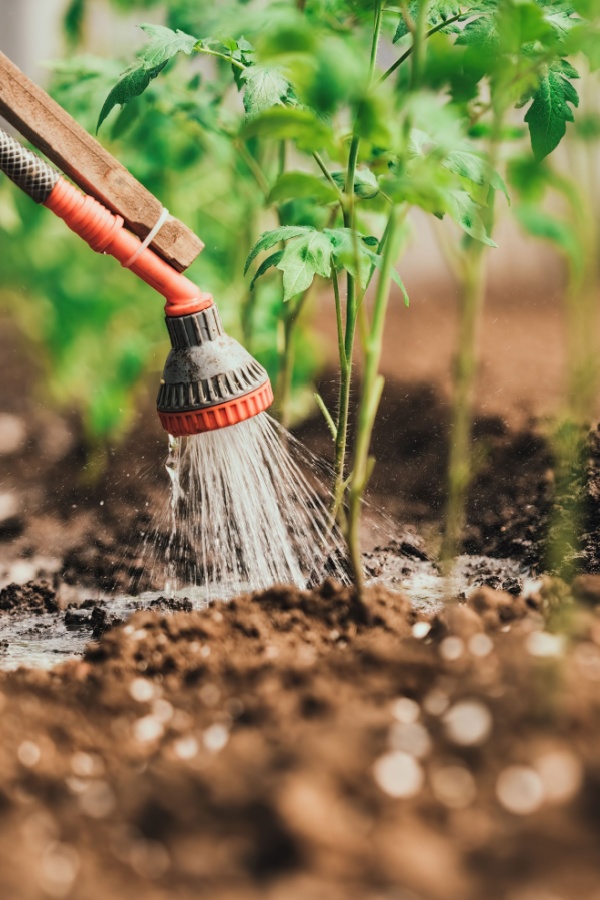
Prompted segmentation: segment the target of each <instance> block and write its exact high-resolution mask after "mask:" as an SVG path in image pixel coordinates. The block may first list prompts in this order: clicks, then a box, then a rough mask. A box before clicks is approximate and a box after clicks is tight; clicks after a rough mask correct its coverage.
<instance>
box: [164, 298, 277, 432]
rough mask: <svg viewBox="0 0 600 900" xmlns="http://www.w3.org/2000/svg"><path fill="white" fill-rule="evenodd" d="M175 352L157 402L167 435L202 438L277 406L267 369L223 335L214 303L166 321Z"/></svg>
mask: <svg viewBox="0 0 600 900" xmlns="http://www.w3.org/2000/svg"><path fill="white" fill-rule="evenodd" d="M166 323H167V328H168V331H169V336H170V338H171V345H172V349H171V352H170V353H169V355H168V357H167V361H166V363H165V368H164V371H163V376H162V379H161V384H160V388H159V391H158V398H157V403H156V406H157V409H158V415H159V418H160V421H161V423H162V426H163V428H164V429H165V431H168V432H169V434H172V435H174V436H175V437H183V436H185V435H191V434H201V433H202V432H205V431H214V430H215V429H217V428H226V427H227V426H228V425H236V424H237V423H238V422H243V421H244V420H245V419H250V418H251V417H252V416H256V415H258V414H259V413H261V412H264V410H265V409H267V407H269V406H270V405H271V403H272V402H273V391H272V389H271V383H270V381H269V376H268V375H267V373H266V371H265V369H263V367H262V366H261V365H260V363H258V362H257V361H256V360H255V359H254V357H253V356H251V355H250V353H248V351H247V350H245V349H244V348H243V347H242V345H241V344H238V342H237V341H236V340H234V339H233V338H232V337H229V335H228V334H225V332H224V331H223V326H222V324H221V319H220V317H219V312H218V310H217V308H216V306H215V305H214V304H211V305H210V306H208V307H207V308H205V309H202V310H200V311H199V312H195V313H192V314H191V315H184V316H169V315H167V317H166Z"/></svg>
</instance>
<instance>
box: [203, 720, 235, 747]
mask: <svg viewBox="0 0 600 900" xmlns="http://www.w3.org/2000/svg"><path fill="white" fill-rule="evenodd" d="M202 740H203V742H204V746H205V747H206V749H207V750H210V751H211V753H218V752H219V750H222V749H223V747H225V746H226V744H227V741H228V740H229V731H228V729H227V728H225V726H224V725H220V724H219V723H218V722H217V723H215V724H214V725H211V726H210V727H209V728H207V729H206V731H205V732H204V734H203V736H202Z"/></svg>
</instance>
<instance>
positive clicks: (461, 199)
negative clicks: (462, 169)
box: [447, 190, 497, 247]
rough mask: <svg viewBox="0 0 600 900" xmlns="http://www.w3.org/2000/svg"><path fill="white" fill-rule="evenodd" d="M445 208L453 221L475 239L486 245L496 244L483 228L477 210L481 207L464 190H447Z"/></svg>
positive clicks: (493, 245)
mask: <svg viewBox="0 0 600 900" xmlns="http://www.w3.org/2000/svg"><path fill="white" fill-rule="evenodd" d="M447 209H448V213H449V215H450V216H451V217H452V218H453V219H454V221H455V222H456V223H457V224H458V225H460V227H461V228H462V229H463V230H464V231H466V232H467V234H469V235H471V237H472V238H475V240H476V241H481V243H482V244H487V246H488V247H496V246H497V245H496V244H495V243H494V241H493V240H492V239H491V237H490V236H489V235H488V233H487V231H486V230H485V225H484V224H483V222H482V220H481V215H480V212H479V210H480V209H481V207H480V206H479V205H478V204H477V203H475V201H474V200H473V199H472V198H471V197H470V196H469V195H468V194H467V192H466V191H456V190H454V191H449V192H448V203H447Z"/></svg>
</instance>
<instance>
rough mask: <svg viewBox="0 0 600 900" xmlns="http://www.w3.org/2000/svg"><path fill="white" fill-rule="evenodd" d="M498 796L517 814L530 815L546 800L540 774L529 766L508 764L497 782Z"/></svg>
mask: <svg viewBox="0 0 600 900" xmlns="http://www.w3.org/2000/svg"><path fill="white" fill-rule="evenodd" d="M496 796H497V797H498V800H499V801H500V803H501V804H502V806H503V807H504V808H505V809H507V810H508V811H509V812H511V813H514V814H515V815H517V816H528V815H530V814H531V813H534V812H535V811H536V810H537V809H539V808H540V806H541V805H542V803H543V801H544V787H543V785H542V780H541V778H540V776H539V775H538V774H537V772H535V771H534V770H533V769H531V768H529V767H528V766H508V768H506V769H504V771H503V772H501V773H500V775H499V777H498V781H497V782H496Z"/></svg>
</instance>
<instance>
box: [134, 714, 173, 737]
mask: <svg viewBox="0 0 600 900" xmlns="http://www.w3.org/2000/svg"><path fill="white" fill-rule="evenodd" d="M164 730H165V728H164V725H163V723H162V722H159V720H158V719H157V718H155V717H154V716H144V717H143V718H141V719H138V720H137V722H135V723H134V726H133V736H134V738H135V739H136V741H139V743H140V744H146V743H148V742H150V741H156V740H158V738H161V737H162V736H163V733H164Z"/></svg>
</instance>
